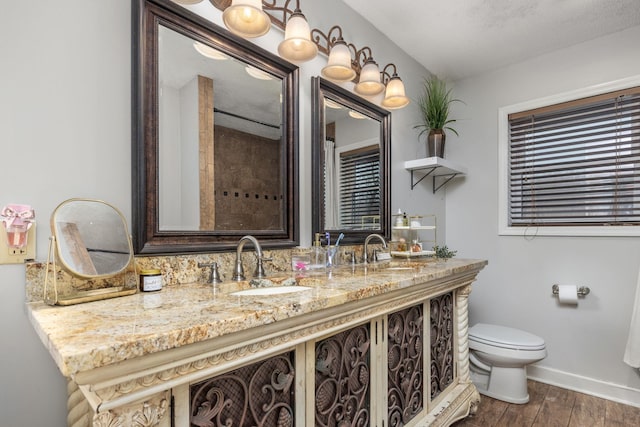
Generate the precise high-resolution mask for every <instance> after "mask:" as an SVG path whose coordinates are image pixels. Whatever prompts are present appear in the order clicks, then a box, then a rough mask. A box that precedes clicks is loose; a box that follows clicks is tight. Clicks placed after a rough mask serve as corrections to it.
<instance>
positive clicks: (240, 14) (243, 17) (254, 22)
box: [222, 0, 271, 37]
mask: <svg viewBox="0 0 640 427" xmlns="http://www.w3.org/2000/svg"><path fill="white" fill-rule="evenodd" d="M222 20H223V21H224V25H225V26H226V27H227V28H228V29H229V30H230V31H231V32H232V33H235V34H237V35H239V36H242V37H259V36H262V35H264V34H266V33H267V32H268V31H269V28H271V19H270V18H269V15H267V14H266V12H264V11H263V10H262V0H233V1H232V2H231V6H229V7H228V8H226V9H225V10H224V12H223V13H222Z"/></svg>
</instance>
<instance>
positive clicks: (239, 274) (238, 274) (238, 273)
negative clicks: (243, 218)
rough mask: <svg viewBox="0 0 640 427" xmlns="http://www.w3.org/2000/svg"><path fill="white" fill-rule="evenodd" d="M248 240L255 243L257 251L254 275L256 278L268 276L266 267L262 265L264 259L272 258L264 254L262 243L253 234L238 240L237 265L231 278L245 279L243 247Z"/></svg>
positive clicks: (236, 279) (254, 246)
mask: <svg viewBox="0 0 640 427" xmlns="http://www.w3.org/2000/svg"><path fill="white" fill-rule="evenodd" d="M247 242H251V243H253V248H254V249H255V251H256V258H257V265H256V271H255V272H254V273H253V277H254V278H256V279H262V278H264V277H266V274H265V272H264V267H263V266H262V262H263V261H271V258H265V257H264V256H263V255H262V248H261V247H260V243H258V239H256V238H255V237H253V236H244V237H242V238H241V239H240V240H239V241H238V246H237V248H236V266H235V268H234V270H233V276H232V277H231V280H235V281H237V282H240V281H242V280H245V277H244V268H243V267H242V257H241V255H242V249H243V248H244V244H245V243H247Z"/></svg>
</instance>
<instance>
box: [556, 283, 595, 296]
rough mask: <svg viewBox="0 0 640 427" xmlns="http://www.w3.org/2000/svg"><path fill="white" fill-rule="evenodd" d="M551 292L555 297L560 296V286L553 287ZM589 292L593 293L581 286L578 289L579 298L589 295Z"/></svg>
mask: <svg viewBox="0 0 640 427" xmlns="http://www.w3.org/2000/svg"><path fill="white" fill-rule="evenodd" d="M551 292H553V295H558V294H559V293H560V286H558V285H553V286H552V287H551ZM589 292H591V289H589V288H588V287H586V286H580V287H579V288H578V296H579V297H583V296H586V295H589Z"/></svg>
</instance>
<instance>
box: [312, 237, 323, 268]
mask: <svg viewBox="0 0 640 427" xmlns="http://www.w3.org/2000/svg"><path fill="white" fill-rule="evenodd" d="M326 266H327V251H325V249H324V248H323V247H322V245H321V244H320V233H316V240H315V242H314V243H313V247H312V248H311V263H310V264H309V268H310V269H313V270H315V269H321V268H325V267H326Z"/></svg>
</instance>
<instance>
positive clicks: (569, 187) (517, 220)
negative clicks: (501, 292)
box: [509, 87, 640, 226]
mask: <svg viewBox="0 0 640 427" xmlns="http://www.w3.org/2000/svg"><path fill="white" fill-rule="evenodd" d="M639 166H640V87H634V88H630V89H627V90H622V91H616V92H612V93H608V94H603V95H598V96H594V97H589V98H584V99H579V100H575V101H571V102H566V103H562V104H557V105H553V106H548V107H543V108H538V109H535V110H529V111H524V112H519V113H514V114H510V115H509V225H511V226H531V225H534V226H536V225H537V226H571V225H582V226H584V225H605V226H606V225H617V226H619V225H640V180H639V176H640V167H639Z"/></svg>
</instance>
